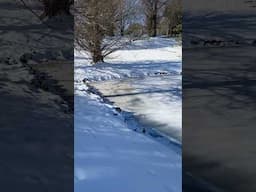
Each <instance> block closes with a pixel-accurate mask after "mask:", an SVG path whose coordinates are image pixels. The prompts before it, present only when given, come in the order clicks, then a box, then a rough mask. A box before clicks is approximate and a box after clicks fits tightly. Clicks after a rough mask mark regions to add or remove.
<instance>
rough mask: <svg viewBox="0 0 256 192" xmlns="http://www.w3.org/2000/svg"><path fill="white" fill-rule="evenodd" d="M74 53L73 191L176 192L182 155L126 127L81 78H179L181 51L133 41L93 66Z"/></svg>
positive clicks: (164, 43) (158, 42) (160, 42)
mask: <svg viewBox="0 0 256 192" xmlns="http://www.w3.org/2000/svg"><path fill="white" fill-rule="evenodd" d="M75 54H76V55H75V191H76V192H81V191H90V192H96V191H110V192H120V191H122V192H131V191H132V192H142V191H147V192H156V191H157V192H164V191H174V192H180V191H181V190H182V189H181V188H182V187H181V186H182V182H181V175H182V171H181V154H180V153H179V152H177V150H174V149H173V148H171V147H169V146H166V145H164V144H162V143H160V142H158V141H156V140H154V139H153V138H151V137H148V136H146V135H144V134H141V133H137V132H134V131H132V130H131V129H129V128H130V125H128V124H127V123H128V122H127V121H125V119H124V117H123V116H122V115H121V113H118V112H116V110H115V109H114V107H113V106H111V105H109V104H106V103H104V102H103V100H102V98H100V97H99V96H97V95H95V94H92V93H89V92H88V91H87V90H88V87H87V86H86V85H85V84H84V83H83V80H84V79H87V80H88V81H96V80H107V79H119V78H121V79H122V78H127V77H141V76H148V75H149V76H151V75H154V76H155V75H160V73H161V74H165V75H167V74H179V73H180V71H181V47H180V46H178V45H177V43H176V42H175V41H174V40H168V39H162V38H153V39H149V40H143V41H135V42H133V44H132V45H130V46H129V47H126V48H124V49H123V50H120V51H117V52H115V53H114V54H112V55H110V57H108V58H107V59H106V63H102V64H97V65H94V66H93V65H91V64H90V59H89V57H88V55H87V54H86V53H83V52H78V51H76V52H75Z"/></svg>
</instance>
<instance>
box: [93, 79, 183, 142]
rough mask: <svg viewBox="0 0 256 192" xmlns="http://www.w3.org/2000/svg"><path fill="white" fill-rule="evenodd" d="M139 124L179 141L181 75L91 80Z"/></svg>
mask: <svg viewBox="0 0 256 192" xmlns="http://www.w3.org/2000/svg"><path fill="white" fill-rule="evenodd" d="M92 85H93V86H94V87H95V88H97V89H98V90H99V91H100V92H101V93H102V94H103V95H104V96H105V97H107V98H108V99H109V100H110V101H112V102H114V103H115V105H116V106H118V107H120V108H121V109H123V110H125V111H128V112H132V113H134V115H135V116H136V118H138V120H139V121H140V123H141V124H142V125H143V126H145V127H147V128H153V129H156V130H158V131H160V132H161V133H163V134H165V135H166V136H168V137H170V138H172V139H175V140H177V141H178V142H181V115H182V114H181V113H182V97H181V95H182V94H181V76H180V75H175V76H162V77H147V78H129V79H125V80H111V81H104V82H97V83H92Z"/></svg>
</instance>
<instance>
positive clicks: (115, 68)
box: [75, 38, 182, 81]
mask: <svg viewBox="0 0 256 192" xmlns="http://www.w3.org/2000/svg"><path fill="white" fill-rule="evenodd" d="M89 57H90V56H89V55H88V54H87V53H85V52H83V51H77V50H76V51H75V60H76V62H75V66H76V69H75V71H76V72H75V80H78V81H79V80H81V79H87V80H89V81H99V80H110V79H120V78H127V77H145V76H155V75H159V74H160V73H162V74H166V75H168V74H169V75H170V74H180V73H181V58H182V49H181V46H180V45H179V44H178V43H177V41H175V40H174V39H168V38H150V39H147V40H137V41H134V42H132V44H131V45H129V46H126V47H125V48H123V49H122V50H119V51H116V52H114V53H112V54H111V55H109V56H108V57H107V58H106V59H105V63H98V64H97V65H91V63H90V60H89Z"/></svg>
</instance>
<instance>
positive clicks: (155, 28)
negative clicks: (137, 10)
mask: <svg viewBox="0 0 256 192" xmlns="http://www.w3.org/2000/svg"><path fill="white" fill-rule="evenodd" d="M151 31H152V34H151V37H156V35H157V15H156V13H154V15H153V18H152V30H151Z"/></svg>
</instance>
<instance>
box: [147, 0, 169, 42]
mask: <svg viewBox="0 0 256 192" xmlns="http://www.w3.org/2000/svg"><path fill="white" fill-rule="evenodd" d="M167 2H168V0H142V4H143V7H144V12H145V16H146V26H147V31H148V35H149V36H151V37H155V36H156V35H157V27H158V21H159V18H160V17H161V14H160V11H162V10H163V8H164V6H165V5H166V3H167Z"/></svg>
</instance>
